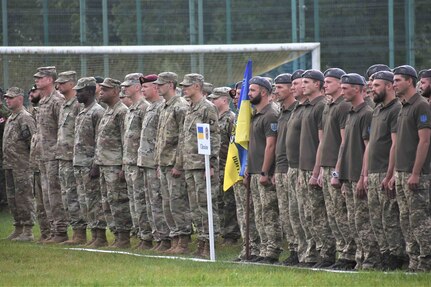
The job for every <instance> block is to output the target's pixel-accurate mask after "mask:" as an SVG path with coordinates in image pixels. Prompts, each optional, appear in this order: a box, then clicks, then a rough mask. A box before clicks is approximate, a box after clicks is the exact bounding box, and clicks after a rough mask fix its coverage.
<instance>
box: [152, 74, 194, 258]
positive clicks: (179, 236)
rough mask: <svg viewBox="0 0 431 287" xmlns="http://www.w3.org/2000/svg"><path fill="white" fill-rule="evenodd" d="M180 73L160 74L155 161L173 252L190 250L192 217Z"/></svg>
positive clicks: (184, 112)
mask: <svg viewBox="0 0 431 287" xmlns="http://www.w3.org/2000/svg"><path fill="white" fill-rule="evenodd" d="M177 82H178V76H177V74H175V73H172V72H163V73H160V74H159V75H158V77H157V81H155V82H154V84H156V85H157V90H158V93H159V95H160V96H161V97H163V98H164V99H165V102H164V104H163V107H162V109H161V111H160V117H159V125H158V128H157V143H156V156H155V162H156V164H157V165H158V168H159V176H160V190H161V193H162V204H163V213H164V216H165V220H166V223H167V225H168V227H169V236H170V237H171V239H172V240H171V248H170V249H168V250H167V251H166V253H170V254H183V253H188V252H189V249H188V244H189V236H190V234H191V217H190V207H189V199H188V195H187V190H186V185H185V177H184V170H183V161H182V150H181V145H180V142H181V136H182V134H183V127H184V117H185V114H186V112H187V109H188V104H187V102H186V100H185V99H184V98H183V97H181V96H180V95H177V94H176V86H177Z"/></svg>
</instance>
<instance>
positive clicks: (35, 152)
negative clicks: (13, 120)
mask: <svg viewBox="0 0 431 287" xmlns="http://www.w3.org/2000/svg"><path fill="white" fill-rule="evenodd" d="M38 111H39V107H38V106H31V107H29V109H28V112H29V113H30V114H31V116H32V117H33V119H34V120H35V123H36V117H37V113H38ZM41 152H42V151H41V150H40V136H39V133H38V132H37V126H36V132H35V133H34V134H33V136H32V137H31V144H30V168H31V169H33V170H34V171H39V162H40V159H41Z"/></svg>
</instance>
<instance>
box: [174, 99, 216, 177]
mask: <svg viewBox="0 0 431 287" xmlns="http://www.w3.org/2000/svg"><path fill="white" fill-rule="evenodd" d="M198 123H203V124H209V125H210V138H211V140H210V142H211V155H210V164H211V167H212V168H217V167H218V155H219V151H220V128H219V125H218V111H217V108H216V107H215V106H214V105H213V104H212V103H211V102H209V101H208V100H207V99H205V98H202V100H201V101H200V102H198V103H197V104H195V105H191V106H190V107H189V110H188V111H187V114H186V117H185V118H184V128H183V133H184V135H183V141H182V152H183V163H184V164H183V166H184V169H185V170H193V169H205V157H204V156H203V155H201V154H198V140H197V134H196V124H198Z"/></svg>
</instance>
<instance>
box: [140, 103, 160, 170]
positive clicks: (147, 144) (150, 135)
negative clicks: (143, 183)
mask: <svg viewBox="0 0 431 287" xmlns="http://www.w3.org/2000/svg"><path fill="white" fill-rule="evenodd" d="M163 103H164V100H163V99H162V100H160V101H157V102H154V103H151V104H150V105H149V106H148V108H147V112H146V113H145V116H144V119H143V120H142V129H141V141H140V144H139V149H138V166H143V167H151V168H154V167H156V161H155V154H156V153H155V149H156V140H157V139H156V135H157V127H158V124H159V116H160V110H161V109H162V107H163Z"/></svg>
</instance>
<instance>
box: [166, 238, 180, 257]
mask: <svg viewBox="0 0 431 287" xmlns="http://www.w3.org/2000/svg"><path fill="white" fill-rule="evenodd" d="M178 242H180V237H179V236H174V237H172V240H171V248H169V249H168V250H166V251H165V253H166V254H173V253H172V252H173V251H174V250H175V249H176V248H177V247H178Z"/></svg>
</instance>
